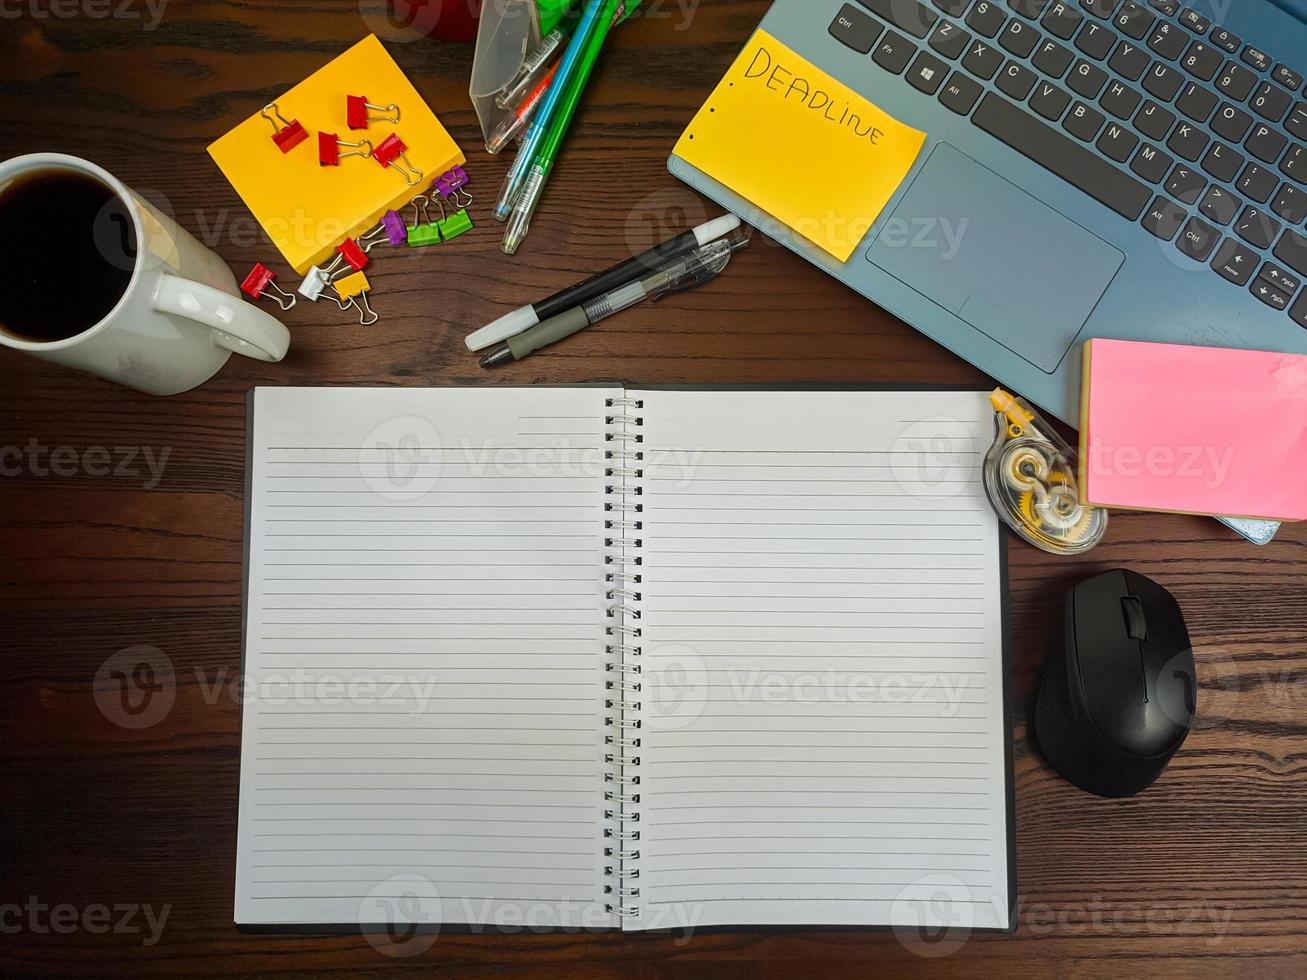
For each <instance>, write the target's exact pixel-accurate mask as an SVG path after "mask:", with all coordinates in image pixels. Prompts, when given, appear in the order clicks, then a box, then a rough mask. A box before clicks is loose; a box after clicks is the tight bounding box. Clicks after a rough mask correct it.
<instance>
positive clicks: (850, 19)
mask: <svg viewBox="0 0 1307 980" xmlns="http://www.w3.org/2000/svg"><path fill="white" fill-rule="evenodd" d="M883 30H884V28H883V27H881V26H880V24H879V22H877V21H874V20H872V19H871V18H870V17H868V16H867V15H866V14H864V13H863V12H862V11H861V10H859V9H858V8H857V7H855V6H853V4H851V3H846V4H845V5H844V9H843V10H841V11H840V12H839V14H838V16H836V18H835V21H834V23H832V24H831V26H830V33H831V37H833V38H835V39H837V40H839V41H843V42H844V43H845V44H846V45H848V46H849V47H851V48H852V49H853V50H854V51H856V52H858V54H868V53H869V52H870V51H871V46H872V45H873V44H875V43H876V39H877V38H879V37H880V33H881V31H883Z"/></svg>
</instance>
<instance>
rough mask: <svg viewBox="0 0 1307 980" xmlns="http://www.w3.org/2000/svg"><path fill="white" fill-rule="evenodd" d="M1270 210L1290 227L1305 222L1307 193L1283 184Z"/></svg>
mask: <svg viewBox="0 0 1307 980" xmlns="http://www.w3.org/2000/svg"><path fill="white" fill-rule="evenodd" d="M1271 210H1272V211H1274V212H1275V213H1276V214H1278V215H1279V216H1280V217H1281V218H1283V219H1284V220H1285V221H1287V222H1289V224H1291V225H1300V224H1302V223H1303V222H1304V221H1307V191H1304V190H1302V189H1301V188H1298V187H1294V186H1293V185H1291V184H1285V185H1284V186H1283V187H1281V188H1280V193H1278V194H1276V195H1275V200H1274V201H1272V202H1271Z"/></svg>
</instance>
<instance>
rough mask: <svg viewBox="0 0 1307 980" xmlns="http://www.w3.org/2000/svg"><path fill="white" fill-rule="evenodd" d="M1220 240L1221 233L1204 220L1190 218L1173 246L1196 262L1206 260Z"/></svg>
mask: <svg viewBox="0 0 1307 980" xmlns="http://www.w3.org/2000/svg"><path fill="white" fill-rule="evenodd" d="M1220 240H1221V233H1220V232H1219V231H1217V230H1216V229H1215V228H1213V227H1212V226H1211V225H1209V224H1208V223H1207V222H1206V221H1203V220H1202V219H1201V218H1190V219H1189V223H1188V224H1187V225H1185V226H1184V231H1183V232H1181V233H1180V237H1179V238H1177V239H1176V240H1175V247H1176V248H1178V249H1179V250H1180V251H1181V252H1183V253H1184V254H1185V255H1187V256H1189V258H1191V259H1193V260H1195V261H1196V262H1206V261H1207V257H1208V256H1209V255H1211V254H1212V250H1213V249H1214V248H1216V243H1217V242H1219V241H1220Z"/></svg>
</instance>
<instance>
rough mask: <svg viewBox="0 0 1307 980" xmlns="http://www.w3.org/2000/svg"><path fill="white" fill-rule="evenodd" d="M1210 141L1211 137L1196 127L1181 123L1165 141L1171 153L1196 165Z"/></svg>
mask: <svg viewBox="0 0 1307 980" xmlns="http://www.w3.org/2000/svg"><path fill="white" fill-rule="evenodd" d="M1211 141H1212V139H1211V137H1210V136H1208V135H1207V134H1206V133H1204V132H1203V131H1202V130H1201V129H1199V128H1198V127H1197V126H1191V125H1190V124H1189V123H1187V122H1182V123H1180V125H1179V126H1176V127H1175V132H1174V133H1172V134H1171V138H1170V139H1169V140H1167V141H1166V147H1167V149H1169V150H1170V151H1171V152H1172V153H1174V154H1176V155H1177V156H1181V157H1184V158H1185V159H1186V160H1188V161H1189V162H1190V163H1197V162H1198V160H1199V158H1201V157H1202V155H1203V151H1204V150H1206V149H1207V144H1208V143H1210V142H1211Z"/></svg>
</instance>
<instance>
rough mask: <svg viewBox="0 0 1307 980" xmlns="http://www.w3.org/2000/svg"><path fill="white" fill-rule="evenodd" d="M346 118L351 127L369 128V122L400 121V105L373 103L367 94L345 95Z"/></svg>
mask: <svg viewBox="0 0 1307 980" xmlns="http://www.w3.org/2000/svg"><path fill="white" fill-rule="evenodd" d="M345 120H346V122H347V123H348V124H349V128H350V129H367V128H368V123H373V122H388V123H398V122H399V106H397V105H395V104H393V103H392V104H391V105H373V104H372V103H371V102H369V101H368V97H367V96H366V95H347V96H345Z"/></svg>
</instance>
